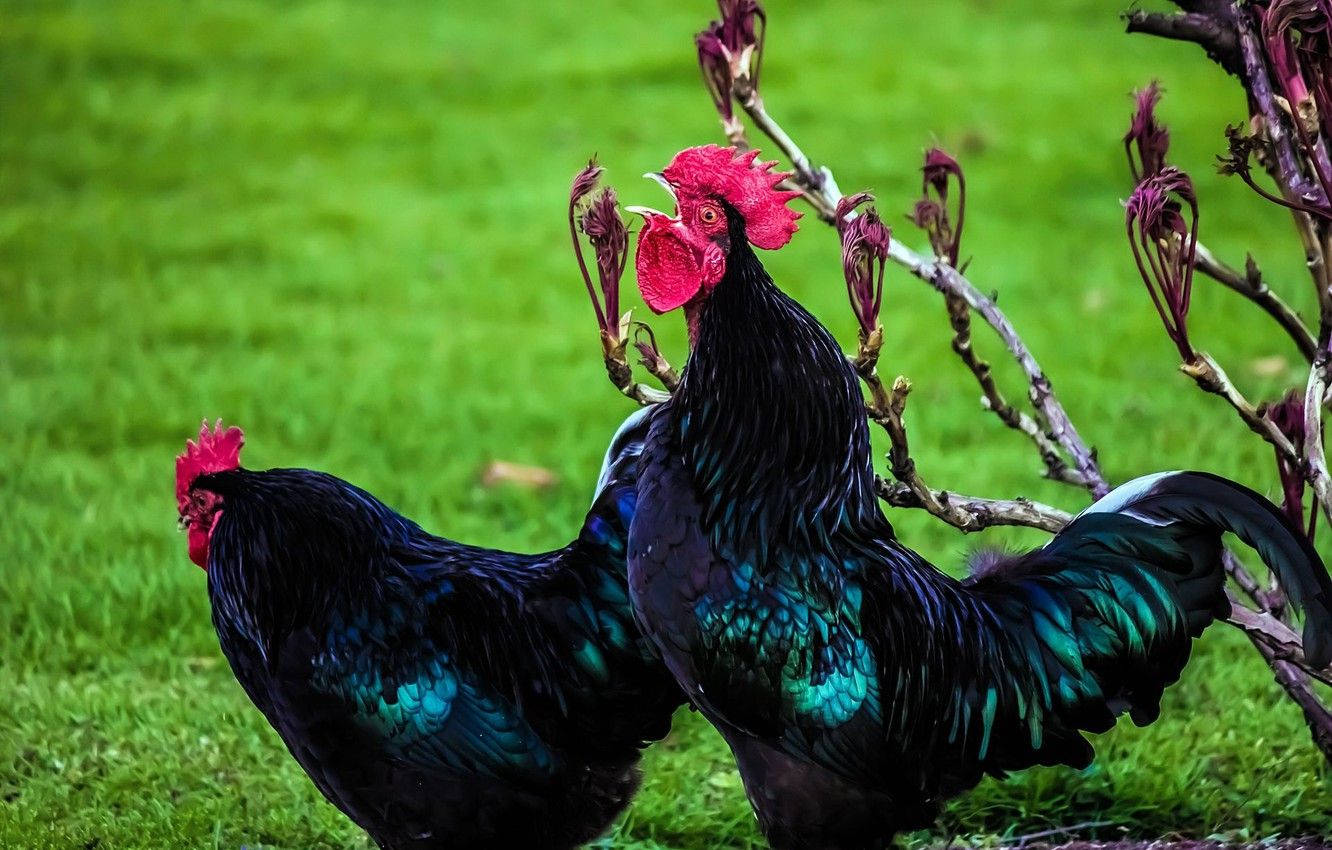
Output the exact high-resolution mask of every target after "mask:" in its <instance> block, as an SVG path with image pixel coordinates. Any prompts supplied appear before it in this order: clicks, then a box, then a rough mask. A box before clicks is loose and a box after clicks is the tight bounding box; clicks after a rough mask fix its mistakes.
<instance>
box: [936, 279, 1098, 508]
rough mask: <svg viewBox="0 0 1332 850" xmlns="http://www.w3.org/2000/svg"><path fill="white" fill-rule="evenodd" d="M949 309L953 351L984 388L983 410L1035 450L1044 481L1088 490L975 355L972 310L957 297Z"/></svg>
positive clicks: (950, 298)
mask: <svg viewBox="0 0 1332 850" xmlns="http://www.w3.org/2000/svg"><path fill="white" fill-rule="evenodd" d="M944 301H945V303H946V305H947V307H948V320H949V322H950V323H951V324H952V327H953V351H954V352H955V353H956V354H957V356H958V358H959V359H960V360H961V361H962V363H963V364H964V365H965V366H966V367H967V368H968V369H970V370H971V374H972V375H973V376H975V378H976V383H977V384H979V385H980V388H981V406H982V407H984V408H985V409H986V410H989V411H991V412H993V413H994V415H995V416H998V417H999V420H1000V421H1001V422H1003V423H1004V424H1005V425H1007V426H1008V427H1009V428H1012V429H1014V430H1015V431H1021V432H1022V433H1023V434H1026V435H1027V437H1028V438H1030V439H1031V441H1032V443H1033V444H1034V445H1035V446H1036V452H1037V453H1038V454H1039V455H1040V456H1041V462H1042V463H1043V464H1045V477H1047V478H1050V479H1052V480H1055V481H1062V482H1064V483H1066V484H1072V485H1074V486H1077V487H1084V488H1085V487H1087V479H1086V478H1085V477H1084V476H1083V475H1082V473H1080V472H1078V471H1077V470H1075V469H1072V468H1070V467H1069V465H1068V462H1067V461H1066V460H1064V456H1063V455H1062V454H1060V452H1059V446H1058V445H1057V444H1056V443H1055V442H1054V440H1052V439H1051V438H1050V436H1049V435H1048V434H1046V433H1045V430H1044V429H1043V428H1041V426H1040V424H1039V423H1038V422H1037V421H1036V420H1035V419H1033V418H1032V417H1031V416H1030V415H1028V414H1027V413H1026V412H1024V411H1021V410H1018V409H1017V408H1015V407H1014V406H1013V405H1011V404H1009V403H1008V401H1007V399H1005V398H1004V396H1003V393H1002V392H1000V390H999V387H998V386H997V385H996V384H995V382H994V375H993V374H992V372H991V369H990V364H989V363H988V362H987V361H985V360H983V359H981V358H980V357H979V356H977V354H976V350H975V348H974V347H973V346H972V344H971V308H970V307H969V306H968V305H967V302H966V301H965V300H964V299H962V298H959V297H958V296H955V295H945V296H944Z"/></svg>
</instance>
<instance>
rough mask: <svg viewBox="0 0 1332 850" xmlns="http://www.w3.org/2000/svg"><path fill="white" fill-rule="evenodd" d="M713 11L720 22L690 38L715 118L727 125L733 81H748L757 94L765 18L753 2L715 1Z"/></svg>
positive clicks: (732, 115) (730, 118) (730, 117)
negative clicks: (715, 4) (692, 38)
mask: <svg viewBox="0 0 1332 850" xmlns="http://www.w3.org/2000/svg"><path fill="white" fill-rule="evenodd" d="M717 9H718V11H719V12H720V13H721V20H718V21H712V22H711V23H709V24H708V28H707V29H705V30H703V31H702V32H700V33H699V34H698V35H696V36H694V45H695V47H696V48H697V49H698V66H699V68H700V69H701V70H702V72H703V83H704V84H705V85H706V86H707V87H708V93H709V94H711V95H712V103H713V105H714V106H715V107H716V108H717V114H719V115H720V116H721V117H722V120H723V121H724V122H726V123H727V124H730V123H731V122H732V121H734V120H735V109H734V107H733V106H732V104H731V90H732V86H733V84H734V83H735V81H736V80H737V79H739V78H740V77H742V76H745V77H748V78H749V84H750V86H751V87H752V88H753V89H754V90H755V91H757V90H758V85H759V72H760V71H761V70H762V66H763V39H764V36H765V34H766V32H767V28H768V17H767V14H766V13H765V12H764V11H763V6H762V5H761V4H760V3H758V2H757V0H717Z"/></svg>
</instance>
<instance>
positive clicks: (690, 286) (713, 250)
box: [628, 145, 800, 313]
mask: <svg viewBox="0 0 1332 850" xmlns="http://www.w3.org/2000/svg"><path fill="white" fill-rule="evenodd" d="M757 157H758V151H756V150H751V151H748V152H746V153H743V154H737V153H736V150H735V148H720V147H717V146H716V145H704V146H703V147H697V148H687V149H685V150H682V151H680V152H679V153H678V154H676V155H675V159H673V160H671V164H670V165H668V166H666V168H665V169H664V170H663V171H662V172H661V173H660V174H649V175H647V176H648V177H650V178H652V179H654V180H656V181H657V182H659V183H661V185H662V186H663V187H665V189H666V191H668V192H670V193H671V196H672V197H673V198H674V199H675V215H674V216H673V217H672V216H669V215H667V214H665V213H662V212H657V211H656V210H653V209H648V208H646V207H628V209H629V210H630V211H632V212H636V213H638V214H639V215H641V216H643V218H644V219H645V220H646V224H645V226H644V227H643V231H642V233H640V234H639V237H638V257H637V260H636V263H635V268H636V270H637V272H638V289H639V291H640V292H641V293H642V295H643V300H644V301H645V302H646V303H647V305H648V307H650V308H651V309H652V310H653V312H656V313H666V312H669V311H671V310H674V309H676V308H678V307H682V306H686V307H687V305H691V304H693V305H697V304H698V303H699V302H701V301H702V300H704V299H706V298H707V296H708V294H709V293H711V292H712V289H713V287H715V286H716V285H717V284H718V283H719V282H720V281H721V279H722V278H723V277H724V276H725V275H726V258H727V254H728V253H729V252H730V249H731V239H732V234H733V233H734V234H737V235H738V233H739V232H740V229H741V228H743V231H744V238H745V240H746V241H748V242H749V243H750V244H751V245H753V246H754V247H756V248H764V249H767V250H775V249H777V248H780V247H782V246H783V245H785V244H786V243H787V242H789V241H791V235H792V234H794V233H795V231H796V219H798V218H799V217H800V213H797V212H794V211H792V210H791V209H790V208H788V207H787V206H786V204H787V202H788V201H790V200H791V199H792V198H794V197H797V196H798V195H799V194H800V193H799V192H794V191H783V190H779V189H778V188H777V186H778V184H780V183H781V182H782V181H783V180H785V179H786V178H787V177H788V176H790V175H788V174H785V173H782V172H778V171H773V170H772V167H773V166H774V165H775V164H776V163H774V162H758V161H757Z"/></svg>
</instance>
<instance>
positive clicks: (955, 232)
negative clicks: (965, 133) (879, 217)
mask: <svg viewBox="0 0 1332 850" xmlns="http://www.w3.org/2000/svg"><path fill="white" fill-rule="evenodd" d="M920 171H921V178H922V179H921V199H920V200H919V201H917V202H916V206H915V207H914V208H913V209H912V211H911V215H910V218H911V220H912V222H914V223H915V225H916V226H917V227H919V228H920V229H922V230H924V231H925V233H926V235H927V236H928V237H929V240H930V247H931V248H933V249H934V254H935V256H936V257H939V258H940V259H944V260H947V261H948V264H949V265H950V266H952V267H953V268H957V261H958V255H959V253H960V252H961V248H962V225H963V223H964V222H965V220H966V214H967V181H966V177H965V176H964V175H963V174H962V166H961V165H959V164H958V162H957V160H955V159H953V158H952V157H951V156H949V155H948V154H947V153H945V152H944V151H943V150H941V149H939V148H930V149H929V150H928V151H926V152H925V165H924V166H922V167H921V170H920ZM954 180H956V181H957V205H956V214H955V215H953V214H950V212H949V209H948V198H949V189H950V186H951V184H952V182H953V181H954Z"/></svg>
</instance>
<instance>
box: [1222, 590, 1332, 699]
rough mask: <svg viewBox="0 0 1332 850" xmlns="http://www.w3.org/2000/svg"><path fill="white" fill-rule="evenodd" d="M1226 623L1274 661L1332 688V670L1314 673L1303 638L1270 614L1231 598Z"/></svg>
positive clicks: (1315, 671)
mask: <svg viewBox="0 0 1332 850" xmlns="http://www.w3.org/2000/svg"><path fill="white" fill-rule="evenodd" d="M1226 622H1227V623H1230V624H1232V625H1234V626H1238V627H1239V628H1240V629H1242V630H1243V631H1244V633H1245V634H1246V635H1248V636H1249V637H1250V638H1251V639H1253V640H1254V641H1255V642H1257V643H1260V644H1262V645H1263V646H1264V647H1266V648H1267V649H1268V650H1269V651H1270V653H1271V657H1272V658H1273V659H1275V660H1278V661H1286V662H1289V663H1291V664H1294V665H1295V666H1296V667H1298V668H1299V669H1300V670H1302V671H1304V672H1306V673H1308V674H1309V675H1310V676H1312V677H1313V678H1315V679H1317V680H1318V681H1320V682H1323V683H1324V684H1328V685H1332V668H1328V669H1325V670H1315V669H1314V668H1312V667H1310V666H1309V662H1308V660H1306V659H1305V657H1304V643H1303V641H1301V640H1300V636H1299V635H1297V634H1296V633H1295V632H1294V631H1293V630H1292V629H1291V628H1290V626H1287V625H1286V624H1285V623H1283V622H1281V621H1280V620H1278V619H1277V618H1276V617H1273V616H1272V615H1271V614H1267V613H1264V612H1259V611H1252V610H1250V609H1249V608H1247V607H1246V606H1244V605H1241V604H1239V603H1238V602H1236V601H1235V600H1234V598H1232V599H1231V600H1230V614H1229V616H1227V617H1226Z"/></svg>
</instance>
